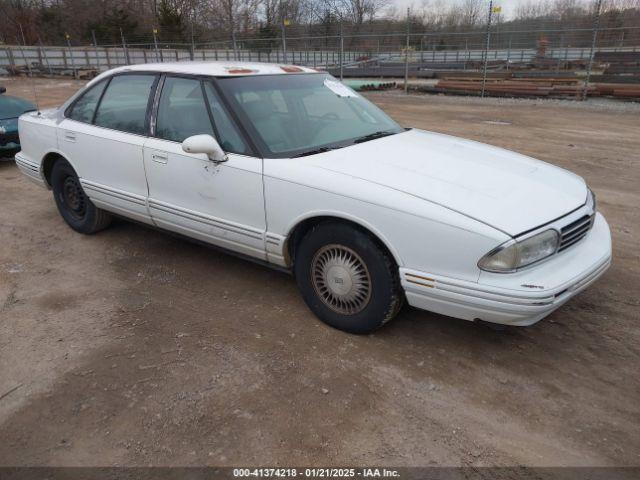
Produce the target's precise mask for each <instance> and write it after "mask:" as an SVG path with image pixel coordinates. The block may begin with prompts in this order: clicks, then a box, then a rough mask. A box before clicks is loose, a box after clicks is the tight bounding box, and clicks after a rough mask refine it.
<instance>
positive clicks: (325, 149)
mask: <svg viewBox="0 0 640 480" xmlns="http://www.w3.org/2000/svg"><path fill="white" fill-rule="evenodd" d="M331 150H335V149H334V148H329V147H320V148H314V149H312V150H307V151H306V152H302V153H299V154H297V155H294V156H293V157H291V158H298V157H307V156H309V155H315V154H316V153H324V152H329V151H331Z"/></svg>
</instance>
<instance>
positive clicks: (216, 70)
mask: <svg viewBox="0 0 640 480" xmlns="http://www.w3.org/2000/svg"><path fill="white" fill-rule="evenodd" d="M123 72H162V73H184V74H191V75H210V76H212V77H232V76H248V75H287V74H295V73H317V72H318V70H315V69H313V68H309V67H302V66H298V65H287V64H278V63H254V62H234V61H225V62H191V61H186V62H171V63H142V64H136V65H127V66H124V67H117V68H113V69H111V70H107V71H106V72H104V73H102V74H100V75H98V77H97V78H102V77H105V76H109V75H113V74H114V73H123Z"/></svg>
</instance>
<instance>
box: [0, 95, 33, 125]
mask: <svg viewBox="0 0 640 480" xmlns="http://www.w3.org/2000/svg"><path fill="white" fill-rule="evenodd" d="M35 109H36V106H35V105H34V104H33V103H31V102H30V101H29V100H25V99H24V98H19V97H12V96H10V95H4V94H3V95H0V120H6V119H9V118H18V117H19V116H20V115H22V114H23V113H25V112H28V111H31V110H35Z"/></svg>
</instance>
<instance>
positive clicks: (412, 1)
mask: <svg viewBox="0 0 640 480" xmlns="http://www.w3.org/2000/svg"><path fill="white" fill-rule="evenodd" d="M442 1H443V3H445V4H455V3H457V2H456V0H442ZM485 1H486V4H487V8H489V0H485ZM526 1H527V0H494V2H493V3H494V5H496V6H500V7H502V15H503V16H504V17H506V18H511V15H513V13H514V12H515V10H516V8H517V6H518V5H520V4H522V3H525V2H526ZM390 2H391V4H392V5H395V6H396V8H398V9H402V10H406V8H407V7H414V8H420V7H421V6H422V0H390Z"/></svg>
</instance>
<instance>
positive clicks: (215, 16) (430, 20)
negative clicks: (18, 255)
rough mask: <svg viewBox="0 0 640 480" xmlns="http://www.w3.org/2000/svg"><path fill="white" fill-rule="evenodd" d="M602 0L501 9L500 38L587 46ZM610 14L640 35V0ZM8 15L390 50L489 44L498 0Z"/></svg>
mask: <svg viewBox="0 0 640 480" xmlns="http://www.w3.org/2000/svg"><path fill="white" fill-rule="evenodd" d="M503 1H504V3H506V1H508V0H503ZM595 1H596V0H529V1H526V2H524V3H521V4H520V5H519V6H518V8H517V9H516V10H515V12H512V14H511V15H510V16H509V17H505V16H504V14H503V13H501V12H495V13H494V15H493V29H492V31H493V32H494V33H493V41H494V42H496V44H499V45H500V46H504V45H506V44H507V42H508V43H509V44H510V45H511V44H513V45H514V46H517V45H520V44H523V43H527V42H528V43H531V41H535V38H537V37H539V36H540V35H537V37H536V36H535V35H534V36H533V37H532V36H531V32H534V31H541V30H547V31H548V32H549V33H548V34H546V35H548V36H549V37H551V41H552V43H553V44H554V45H560V46H562V45H566V46H583V45H582V44H588V43H589V41H590V39H591V35H590V33H589V32H588V30H589V29H590V28H591V26H592V25H593V18H594V6H595ZM500 3H501V2H500V0H497V1H494V4H496V5H500ZM601 12H602V14H601V18H600V26H601V27H602V28H604V29H605V30H606V32H604V34H603V35H605V36H604V37H602V38H601V40H602V41H607V42H609V43H612V44H614V45H615V44H617V43H621V44H623V45H624V44H625V42H626V44H627V45H630V44H631V43H633V42H635V43H636V44H639V43H640V0H603V6H602V10H601ZM0 14H1V15H2V17H3V21H2V25H1V26H0V42H3V43H6V44H16V43H23V42H24V43H26V44H30V45H38V44H42V45H61V44H65V43H66V42H67V41H69V43H71V44H72V45H88V44H92V43H93V42H94V39H95V41H96V42H97V43H98V44H100V45H119V44H120V43H121V42H122V40H123V38H124V39H125V40H126V42H127V44H136V43H138V44H147V45H148V44H150V43H151V42H153V40H154V37H155V39H156V40H157V41H158V42H160V43H161V44H169V43H171V44H184V45H185V46H187V45H190V44H192V43H196V44H203V43H215V42H224V43H225V44H226V45H238V46H239V48H240V47H241V48H251V49H258V50H259V49H263V50H272V49H275V48H281V37H282V35H283V31H284V33H285V35H286V37H288V39H289V40H288V42H289V43H290V45H291V46H292V47H296V48H303V47H304V48H307V49H309V48H315V49H320V48H335V46H336V42H337V41H338V40H337V37H338V35H339V34H340V32H343V34H344V35H345V37H346V38H347V42H348V46H349V47H357V48H362V49H374V48H378V49H384V48H399V46H401V45H402V44H403V42H404V37H403V35H404V32H406V31H407V29H408V30H409V31H410V32H411V33H412V36H411V46H412V47H413V48H416V49H418V48H419V49H436V48H437V49H443V48H447V49H449V48H453V49H460V48H470V46H469V43H470V42H471V44H472V45H473V46H474V47H475V46H479V45H480V44H481V43H482V41H483V38H484V30H485V25H486V22H487V16H488V0H422V3H421V4H420V5H419V6H414V7H412V9H411V10H410V12H409V15H408V16H407V11H406V10H405V9H401V8H399V7H398V6H396V5H395V4H394V3H393V0H0ZM572 31H573V32H572ZM563 32H564V33H563ZM394 34H396V35H394ZM607 35H608V36H609V37H610V38H607ZM625 35H626V38H625Z"/></svg>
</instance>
